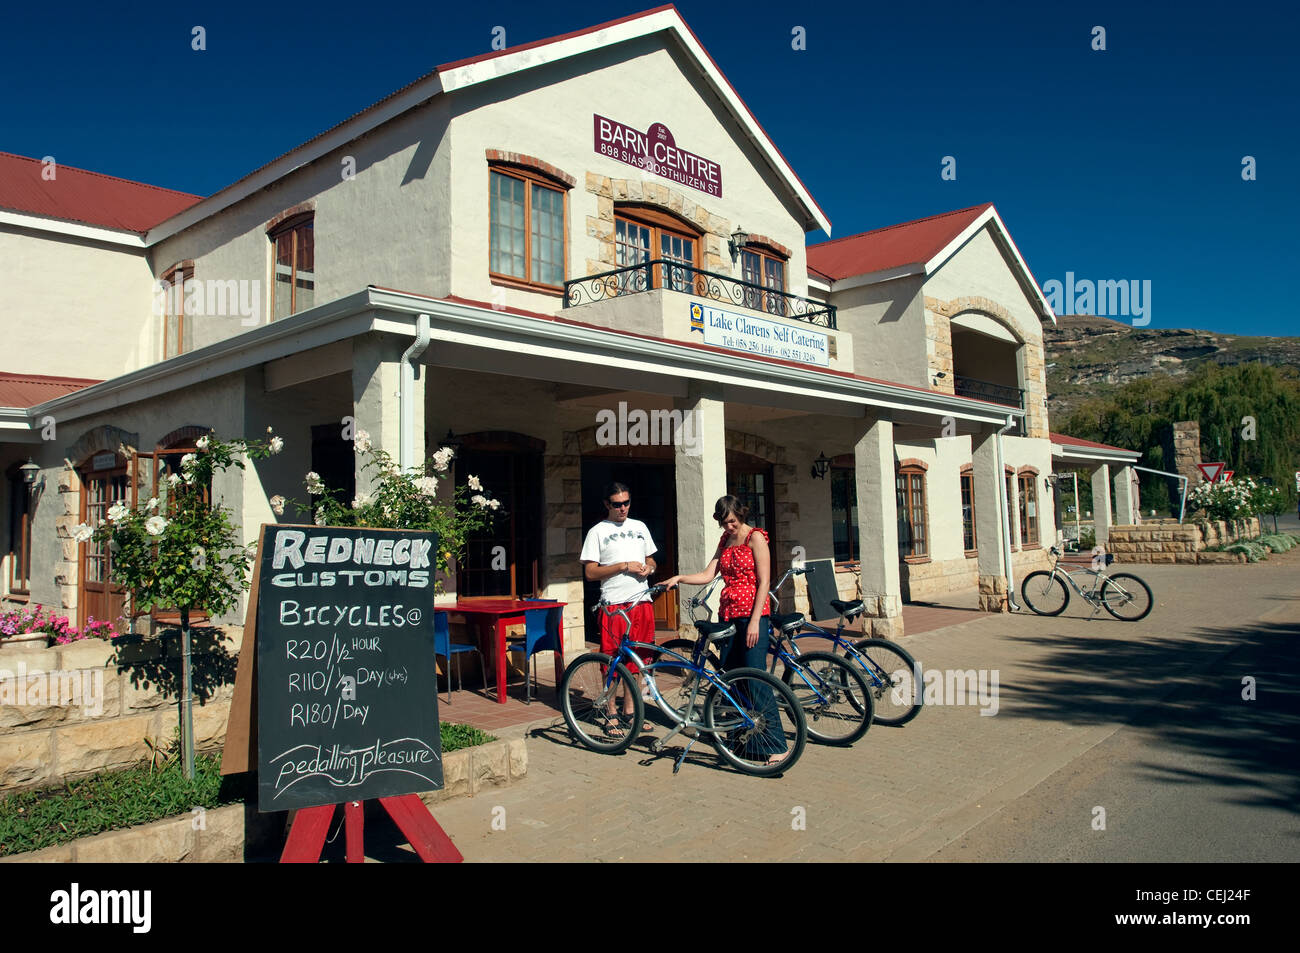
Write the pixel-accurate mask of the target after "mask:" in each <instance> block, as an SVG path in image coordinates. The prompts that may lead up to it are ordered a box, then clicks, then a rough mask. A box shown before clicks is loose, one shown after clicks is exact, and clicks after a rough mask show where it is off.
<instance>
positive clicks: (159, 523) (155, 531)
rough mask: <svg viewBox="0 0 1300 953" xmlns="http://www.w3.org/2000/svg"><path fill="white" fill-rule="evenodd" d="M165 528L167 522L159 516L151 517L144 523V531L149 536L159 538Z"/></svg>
mask: <svg viewBox="0 0 1300 953" xmlns="http://www.w3.org/2000/svg"><path fill="white" fill-rule="evenodd" d="M166 528H167V521H166V520H165V519H163V518H162V517H161V516H151V517H149V518H148V519H147V520H145V521H144V530H145V532H146V533H148V534H149V535H150V536H161V535H162V534H163V530H165V529H166Z"/></svg>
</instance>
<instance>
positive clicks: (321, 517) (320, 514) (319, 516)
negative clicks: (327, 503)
mask: <svg viewBox="0 0 1300 953" xmlns="http://www.w3.org/2000/svg"><path fill="white" fill-rule="evenodd" d="M315 523H316V525H317V526H324V525H325V507H323V506H318V507H316V517H315Z"/></svg>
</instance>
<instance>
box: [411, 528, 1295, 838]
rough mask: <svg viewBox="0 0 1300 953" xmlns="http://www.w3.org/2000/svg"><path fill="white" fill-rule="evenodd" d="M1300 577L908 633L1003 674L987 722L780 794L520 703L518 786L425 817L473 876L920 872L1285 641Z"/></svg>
mask: <svg viewBox="0 0 1300 953" xmlns="http://www.w3.org/2000/svg"><path fill="white" fill-rule="evenodd" d="M1116 568H1117V569H1118V568H1119V567H1116ZM1297 568H1300V549H1297V550H1293V551H1292V552H1291V553H1287V554H1274V555H1273V556H1272V557H1270V559H1269V560H1268V561H1267V562H1265V563H1260V564H1256V565H1246V566H1141V567H1137V573H1138V575H1141V576H1142V577H1143V578H1144V579H1146V580H1147V581H1148V582H1149V583H1150V584H1151V586H1152V589H1153V590H1154V591H1155V594H1156V607H1155V609H1154V610H1153V612H1152V614H1151V615H1150V616H1149V617H1148V618H1147V619H1146V620H1144V621H1143V622H1141V623H1136V624H1133V623H1123V622H1118V621H1114V620H1111V619H1109V618H1103V617H1098V618H1097V619H1094V620H1089V619H1088V615H1089V612H1090V610H1089V609H1088V608H1087V607H1086V606H1081V604H1080V603H1079V602H1078V601H1077V600H1075V601H1072V603H1071V605H1070V607H1069V608H1068V609H1067V610H1066V612H1065V614H1064V615H1063V616H1061V617H1058V618H1055V619H1048V618H1040V617H1037V616H1033V615H1026V614H1012V615H1002V616H989V615H983V614H977V613H971V612H964V611H963V610H961V609H951V608H948V609H934V610H930V611H932V612H933V613H934V615H932V616H931V617H930V618H931V621H936V620H941V619H942V618H944V617H943V616H941V615H940V614H939V613H948V615H947V616H946V618H949V619H951V618H964V619H966V620H967V621H961V622H958V623H957V624H949V625H944V626H943V627H935V628H931V629H929V630H928V631H918V630H919V629H920V628H921V627H922V626H923V624H924V620H925V617H924V616H918V619H919V620H920V621H918V623H917V625H916V626H915V627H913V626H909V631H910V632H911V634H910V635H909V636H907V637H905V638H904V640H903V644H904V645H905V646H906V647H907V648H908V649H909V651H911V652H912V653H913V654H914V655H915V656H916V657H917V658H918V659H919V660H920V661H921V663H922V665H923V666H924V668H925V669H926V671H927V672H930V671H931V670H935V669H941V670H967V669H971V670H976V671H978V670H987V671H989V672H991V671H993V670H996V672H997V675H998V692H997V702H998V710H997V713H996V715H995V716H993V717H988V716H984V715H981V714H980V710H981V708H980V705H979V704H978V701H979V699H978V698H972V697H968V698H966V699H964V700H965V701H967V702H968V704H927V705H926V707H925V708H924V709H923V710H922V712H921V714H920V715H919V717H917V718H916V719H915V720H914V721H913V722H911V723H910V724H908V725H906V726H903V727H901V728H884V727H881V726H879V725H877V726H874V727H873V728H872V729H871V730H870V731H869V732H868V733H867V735H866V736H865V737H864V738H863V739H862V740H861V741H859V742H858V743H857V744H855V745H854V746H852V747H851V748H829V747H824V746H820V745H815V744H809V745H808V747H807V748H806V750H805V752H804V755H803V758H802V759H801V760H800V762H799V764H798V765H796V766H795V767H794V768H793V769H792V770H791V771H790V772H788V773H787V774H785V775H783V776H781V777H779V778H775V779H758V778H749V777H746V776H744V775H741V774H738V773H737V772H735V771H734V770H731V769H729V768H727V767H726V766H724V765H723V764H722V762H721V761H720V760H719V759H718V757H717V755H716V753H715V752H714V751H713V749H712V747H711V746H709V745H707V744H706V743H705V742H704V741H701V742H700V743H699V744H697V745H696V746H695V747H694V748H693V749H692V750H691V753H690V755H689V756H688V758H687V760H686V763H685V764H684V765H683V766H682V769H681V772H680V773H679V774H678V775H676V776H674V775H673V773H672V758H671V757H669V755H668V754H665V755H654V754H652V753H650V751H649V746H648V740H649V739H648V737H646V738H643V739H642V740H639V741H638V742H637V744H635V745H634V746H633V747H632V749H630V750H629V751H628V752H625V753H624V754H622V755H617V756H612V757H611V756H607V755H600V754H596V753H594V752H590V751H587V750H586V749H584V748H580V747H578V746H576V745H575V744H573V743H572V742H571V740H570V739H569V736H568V732H567V731H566V729H565V727H564V723H563V720H562V719H560V718H559V717H558V715H555V714H554V713H553V712H552V713H551V714H550V716H549V717H548V716H547V714H546V709H543V708H541V707H539V704H538V703H536V702H535V703H534V705H533V706H532V707H531V709H527V708H525V706H523V705H522V703H519V705H518V707H519V708H521V709H524V712H525V714H527V715H529V716H532V715H535V714H541V715H542V717H541V718H538V719H535V720H533V722H532V724H531V725H530V726H527V727H525V726H522V725H518V726H515V727H506V728H502V729H501V730H500V731H499V732H498V733H500V734H504V735H505V736H507V737H509V736H514V735H517V734H526V736H527V738H528V756H529V768H528V777H527V778H526V779H525V780H524V781H522V782H520V783H518V784H516V785H515V786H512V787H510V788H503V789H501V790H500V791H497V792H490V793H481V794H479V795H478V796H476V797H473V798H466V799H461V800H457V801H452V802H448V803H446V804H440V805H438V806H437V808H436V809H435V815H436V817H437V818H438V820H439V822H440V823H441V824H442V825H443V827H444V828H445V829H446V830H447V832H448V833H449V834H450V835H451V837H452V839H453V840H454V841H455V842H456V844H457V846H458V847H459V848H460V849H461V850H462V851H463V853H464V854H465V857H466V860H468V861H539V860H546V861H565V860H575V861H619V860H646V861H677V860H696V861H712V860H764V861H773V860H800V861H805V860H816V861H827V860H844V861H868V860H884V859H892V860H919V859H924V858H925V857H927V856H929V855H931V854H933V853H934V852H936V851H937V850H939V849H940V848H942V847H943V845H944V844H946V843H948V842H950V841H952V840H954V839H956V838H957V837H958V836H960V835H961V834H962V833H964V832H965V831H967V830H969V829H970V828H971V827H974V826H975V825H976V824H978V823H980V822H981V821H983V820H985V819H986V818H987V817H989V816H990V815H991V814H992V813H994V812H995V811H997V810H998V809H1000V808H1001V807H1002V806H1004V805H1006V804H1008V803H1010V802H1011V801H1013V800H1014V799H1015V798H1017V797H1019V796H1020V795H1022V794H1024V793H1025V792H1026V791H1028V790H1029V789H1030V788H1032V787H1033V786H1034V785H1036V784H1038V783H1039V782H1040V781H1042V780H1044V779H1045V778H1047V777H1048V776H1050V775H1051V774H1052V773H1053V772H1055V771H1057V770H1059V769H1060V768H1062V767H1064V766H1066V765H1067V764H1069V762H1070V761H1072V760H1073V759H1074V758H1076V757H1078V756H1079V755H1081V754H1082V753H1084V752H1085V751H1087V750H1088V749H1089V748H1091V747H1092V746H1094V745H1096V744H1098V743H1099V742H1101V741H1102V740H1104V739H1105V738H1106V737H1108V736H1109V735H1111V734H1112V733H1113V732H1115V731H1116V730H1118V728H1120V727H1121V726H1123V725H1124V724H1127V723H1131V722H1132V721H1133V720H1134V719H1136V718H1138V717H1140V716H1141V715H1142V714H1143V712H1146V711H1149V710H1154V706H1167V704H1168V703H1167V701H1166V699H1167V698H1168V697H1169V696H1170V695H1172V694H1173V693H1174V692H1175V691H1177V690H1178V689H1180V688H1186V687H1187V686H1189V685H1193V686H1194V685H1197V684H1201V683H1203V682H1204V681H1205V680H1207V679H1212V678H1214V677H1215V675H1214V669H1213V662H1214V660H1215V659H1217V658H1220V657H1222V656H1223V655H1225V654H1226V653H1227V652H1229V651H1230V650H1231V649H1232V648H1233V647H1234V646H1235V645H1236V644H1238V641H1239V640H1240V639H1241V638H1243V637H1246V636H1247V635H1249V636H1250V637H1264V636H1265V634H1267V635H1269V636H1270V637H1279V630H1280V633H1281V634H1282V635H1285V637H1294V633H1295V632H1296V631H1297V630H1298V629H1300V627H1298V626H1296V625H1294V624H1293V623H1300V574H1297V572H1296V570H1297ZM1227 593H1230V594H1231V596H1230V597H1225V594H1227ZM972 596H973V594H972ZM912 608H913V607H909V609H912ZM953 613H956V615H954V614H953ZM972 616H977V617H975V618H972ZM1261 619H1263V620H1270V621H1271V623H1272V626H1271V628H1270V627H1269V626H1268V625H1266V623H1265V622H1261V621H1260V620H1261ZM545 668H546V667H545V666H543V673H544V675H545ZM986 684H987V683H986ZM989 687H991V685H990V686H989ZM467 694H468V692H466V693H458V694H457V696H456V701H455V702H454V704H453V708H452V709H444V713H445V712H447V711H452V712H453V714H456V713H457V712H456V711H455V708H456V706H457V705H459V704H460V702H461V699H462V698H463V697H464V696H465V695H467ZM511 694H512V696H513V695H515V694H520V695H521V694H522V681H521V682H520V683H519V690H518V692H516V691H515V690H514V689H513V688H512V691H511ZM1187 694H1192V695H1194V694H1195V693H1187ZM955 700H960V699H952V698H949V699H948V701H955ZM985 700H986V701H987V696H986V699H985ZM513 703H514V702H513V699H512V704H513ZM493 707H501V706H495V705H494V706H493ZM466 708H468V703H467V704H466ZM1161 710H1162V711H1165V709H1164V708H1162V709H1161ZM1165 716H1166V717H1181V713H1179V712H1174V713H1172V714H1170V713H1169V712H1167V711H1165ZM444 717H448V716H447V715H446V714H444ZM657 717H658V716H657V713H655V714H654V715H653V716H652V717H651V720H652V721H653V720H655V719H656V718H657ZM1186 717H1187V718H1188V719H1189V720H1192V719H1195V718H1196V712H1195V711H1194V710H1189V711H1187V712H1186ZM664 732H665V729H664V728H662V727H657V728H656V730H655V731H654V732H651V733H649V734H650V735H660V736H662V734H663V733H664ZM672 744H673V745H674V746H676V750H680V745H679V742H678V741H677V740H676V739H675V740H674V742H673V743H672ZM676 750H674V751H673V752H672V753H674V754H675V753H676ZM498 808H503V809H504V815H502V814H501V812H500V811H498V810H496V809H498ZM494 817H495V818H502V817H504V821H505V829H504V830H495V829H493V823H492V822H493V819H494ZM800 820H802V821H803V822H804V823H803V825H802V826H803V829H799V828H800V823H799V822H800ZM496 826H498V827H499V826H500V822H499V821H498V823H497V825H496Z"/></svg>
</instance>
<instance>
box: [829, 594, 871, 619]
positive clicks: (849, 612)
mask: <svg viewBox="0 0 1300 953" xmlns="http://www.w3.org/2000/svg"><path fill="white" fill-rule="evenodd" d="M831 608H832V609H834V610H835V611H836V612H838V613H839V614H840V615H842V616H844V618H845V619H852V618H853V617H854V616H856V615H861V614H862V613H863V611H864V610H865V609H866V608H867V607H866V606H864V605H863V604H862V600H861V599H853V600H852V601H849V602H843V601H841V600H839V599H832V600H831Z"/></svg>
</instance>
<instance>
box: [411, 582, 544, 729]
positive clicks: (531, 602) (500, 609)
mask: <svg viewBox="0 0 1300 953" xmlns="http://www.w3.org/2000/svg"><path fill="white" fill-rule="evenodd" d="M566 605H568V603H567V602H539V601H538V600H536V599H509V598H502V599H468V600H465V599H462V600H460V601H458V602H456V603H455V604H454V605H445V606H437V607H436V608H437V609H438V610H439V611H440V612H459V613H460V614H461V615H463V616H465V621H467V622H471V623H474V624H475V625H477V626H479V627H480V629H482V628H486V627H488V626H491V625H494V624H495V626H496V648H497V653H496V654H497V666H496V667H497V702H498V703H499V704H502V705H504V704H505V703H506V629H508V628H510V626H512V625H522V624H523V622H524V610H525V609H557V608H559V609H562V608H564V606H566ZM559 639H560V647H559V649H557V651H556V653H555V687H556V690H557V691H558V690H559V687H560V679H561V678H562V677H563V675H564V616H563V615H561V616H560V632H559ZM480 644H482V643H481V641H480ZM524 677H525V678H527V677H528V660H527V659H525V660H524Z"/></svg>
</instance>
